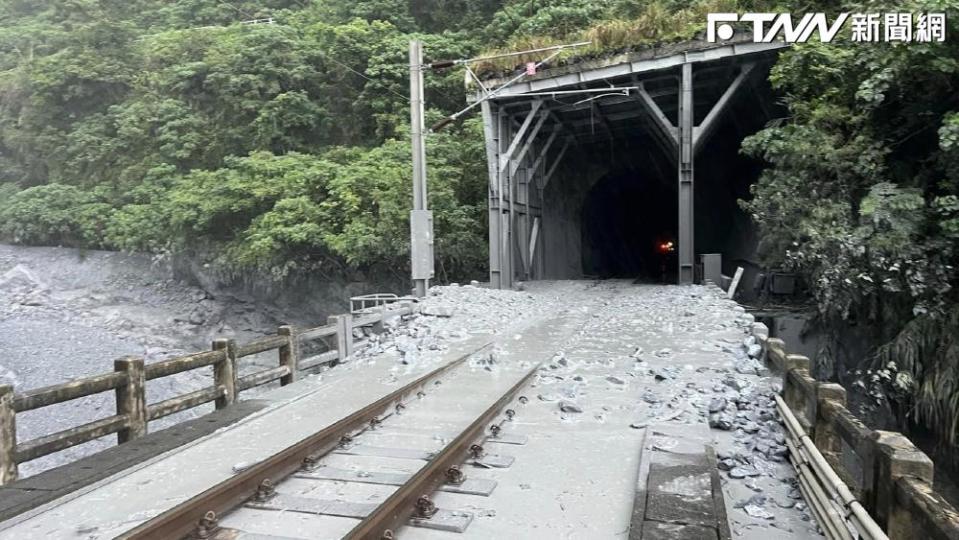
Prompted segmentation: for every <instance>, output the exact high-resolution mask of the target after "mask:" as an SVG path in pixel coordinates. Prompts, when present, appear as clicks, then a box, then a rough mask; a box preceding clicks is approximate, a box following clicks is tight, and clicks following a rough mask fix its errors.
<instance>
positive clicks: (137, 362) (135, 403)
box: [113, 356, 149, 444]
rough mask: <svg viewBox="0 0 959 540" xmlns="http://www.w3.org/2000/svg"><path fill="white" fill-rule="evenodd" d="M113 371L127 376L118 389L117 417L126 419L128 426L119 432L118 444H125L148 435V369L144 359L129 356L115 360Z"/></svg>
mask: <svg viewBox="0 0 959 540" xmlns="http://www.w3.org/2000/svg"><path fill="white" fill-rule="evenodd" d="M113 369H114V371H122V372H124V373H126V376H127V380H126V382H125V383H124V384H121V385H120V386H118V387H117V389H116V399H117V415H118V416H124V417H126V426H125V427H124V428H123V429H121V430H120V431H118V432H117V443H118V444H123V443H125V442H127V441H132V440H133V439H138V438H140V437H142V436H144V435H146V434H147V423H148V421H149V418H148V416H147V396H146V383H147V380H146V368H145V366H144V363H143V359H142V358H134V357H132V356H127V357H125V358H120V359H118V360H114V361H113Z"/></svg>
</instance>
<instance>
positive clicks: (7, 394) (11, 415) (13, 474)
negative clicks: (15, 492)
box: [0, 385, 17, 486]
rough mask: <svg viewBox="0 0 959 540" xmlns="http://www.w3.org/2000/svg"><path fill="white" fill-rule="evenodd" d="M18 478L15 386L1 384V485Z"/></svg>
mask: <svg viewBox="0 0 959 540" xmlns="http://www.w3.org/2000/svg"><path fill="white" fill-rule="evenodd" d="M16 479H17V417H16V411H14V410H13V387H12V386H10V385H3V386H0V486H3V485H6V484H9V483H11V482H13V481H14V480H16Z"/></svg>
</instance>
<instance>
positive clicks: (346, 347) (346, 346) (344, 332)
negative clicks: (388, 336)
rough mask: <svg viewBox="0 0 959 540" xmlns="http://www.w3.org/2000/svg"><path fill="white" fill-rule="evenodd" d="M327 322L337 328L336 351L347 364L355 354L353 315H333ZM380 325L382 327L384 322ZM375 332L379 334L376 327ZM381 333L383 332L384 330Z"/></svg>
mask: <svg viewBox="0 0 959 540" xmlns="http://www.w3.org/2000/svg"><path fill="white" fill-rule="evenodd" d="M381 320H382V319H381ZM326 322H327V324H332V325H333V326H335V327H336V350H337V352H338V353H339V357H340V362H345V361H346V359H347V358H349V357H350V356H351V355H352V354H353V315H351V314H349V313H347V314H346V315H333V316H331V317H329V318H327V320H326ZM379 324H380V325H382V322H380V323H379ZM373 331H374V332H377V330H376V328H375V327H374V330H373ZM379 332H382V328H381V329H380V330H379ZM379 332H377V333H379Z"/></svg>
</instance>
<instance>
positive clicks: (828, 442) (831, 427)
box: [812, 383, 846, 454]
mask: <svg viewBox="0 0 959 540" xmlns="http://www.w3.org/2000/svg"><path fill="white" fill-rule="evenodd" d="M816 398H817V401H816V417H815V418H813V419H812V422H813V424H814V426H815V428H814V429H813V437H812V439H813V443H815V444H816V448H819V450H820V451H821V452H823V453H832V454H838V453H840V452H841V451H842V440H841V439H840V438H839V433H838V432H837V431H836V424H835V420H836V419H835V416H834V415H833V414H831V412H832V411H835V410H838V409H839V408H840V407H845V406H846V389H845V388H843V387H842V385H839V384H835V383H819V384H818V385H816Z"/></svg>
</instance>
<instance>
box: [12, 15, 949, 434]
mask: <svg viewBox="0 0 959 540" xmlns="http://www.w3.org/2000/svg"><path fill="white" fill-rule="evenodd" d="M787 9H791V10H794V11H796V12H806V11H820V10H825V11H831V12H836V11H840V10H844V11H853V12H857V11H861V12H879V13H881V12H884V11H896V12H912V13H916V14H918V13H921V12H927V11H932V12H945V13H947V15H948V26H947V29H946V36H947V38H946V40H945V41H943V42H932V43H912V44H908V45H907V44H889V43H867V44H863V43H853V42H851V41H850V40H849V35H848V32H847V34H846V35H844V36H842V37H840V38H839V39H838V41H837V42H836V43H833V44H830V45H823V44H819V43H810V44H806V45H802V46H796V47H793V48H792V49H791V50H789V51H788V52H785V53H784V54H783V55H782V57H781V59H780V61H779V63H778V65H777V66H776V67H775V68H774V69H773V72H772V75H771V82H772V84H773V87H774V89H775V90H776V91H777V92H778V93H779V95H780V96H782V99H783V100H784V104H785V105H786V107H787V108H788V111H789V114H788V116H787V117H786V118H781V119H777V120H775V121H774V122H773V123H772V124H770V126H769V127H768V129H766V130H764V131H762V132H760V133H758V134H756V135H754V136H752V137H750V138H748V139H747V140H746V141H745V143H744V146H743V150H744V152H746V153H748V154H750V155H752V156H754V157H755V158H757V159H759V160H762V161H764V162H765V163H766V164H767V168H766V170H765V172H764V174H763V175H762V178H761V179H760V181H759V182H758V183H757V184H756V185H754V187H753V197H752V199H751V200H749V201H743V203H742V205H743V207H744V208H745V209H746V210H747V211H748V212H749V213H750V214H751V215H752V216H753V218H754V219H755V221H756V222H757V223H758V225H759V226H760V230H761V233H762V243H761V246H760V252H761V253H760V255H761V256H762V257H763V260H764V262H765V263H766V264H768V265H769V266H776V267H786V268H791V269H794V270H796V271H799V272H801V273H802V274H803V275H804V276H806V278H807V281H808V283H809V284H810V286H811V290H812V292H813V294H814V296H815V299H816V301H817V305H818V307H819V311H820V315H821V320H822V321H823V322H824V326H826V327H828V328H835V329H838V328H849V327H850V326H849V325H856V327H857V328H859V329H861V332H862V333H863V334H864V335H865V336H866V337H867V338H868V339H869V340H870V343H873V344H874V345H875V353H876V354H874V355H872V356H870V357H869V358H863V359H862V361H863V362H864V365H863V366H862V367H863V369H866V368H869V369H871V370H872V371H871V372H870V377H869V378H867V379H866V381H865V382H866V384H868V385H870V386H871V387H872V388H870V390H874V391H875V392H877V395H880V396H884V399H888V400H889V403H891V404H893V405H894V406H895V407H896V410H897V411H898V412H899V413H900V414H902V415H903V416H905V417H908V418H909V419H911V420H913V421H915V422H917V423H919V424H921V425H924V426H926V427H929V428H931V429H933V430H934V431H935V432H936V433H938V434H939V436H940V437H941V439H942V440H943V441H946V442H948V443H950V444H954V443H955V442H956V436H957V434H959V337H957V336H959V293H957V291H956V286H957V285H959V270H957V264H959V260H957V259H959V0H923V1H907V2H897V3H888V4H884V3H878V2H868V3H863V4H862V5H857V4H852V3H850V4H844V3H841V2H836V1H820V2H792V3H789V2H759V1H749V0H740V1H738V2H737V1H736V0H709V1H695V0H355V1H346V0H268V1H257V2H254V1H248V0H231V1H230V2H226V1H220V0H164V1H158V0H56V1H53V0H49V1H36V0H7V1H6V2H3V3H2V4H0V240H3V241H8V242H17V243H26V244H46V245H70V246H78V247H88V248H106V249H120V250H130V251H150V252H156V253H184V254H191V255H193V256H196V257H201V258H203V259H204V261H208V262H210V263H211V265H212V267H214V268H217V269H218V271H219V272H220V273H221V274H222V275H223V276H226V277H230V276H256V277H257V278H258V279H274V280H283V279H285V278H288V277H290V276H295V275H298V274H302V273H306V272H310V273H314V274H320V275H330V276H338V275H343V274H344V273H347V272H355V271H361V272H366V273H381V274H395V275H396V276H397V277H398V278H402V277H405V276H406V275H407V271H406V270H405V268H407V265H408V262H407V261H406V258H407V255H406V254H407V252H408V244H409V240H408V236H409V235H408V228H407V226H408V223H407V220H408V217H407V212H408V209H409V205H410V199H411V195H410V174H411V173H410V165H409V160H410V157H409V156H410V149H409V143H408V142H407V141H408V137H407V134H408V120H407V118H408V100H407V97H406V96H407V94H408V82H407V76H408V73H407V65H406V62H407V44H408V41H409V39H410V38H411V37H414V36H415V37H418V38H420V39H422V40H423V41H424V42H425V48H426V51H427V54H428V56H429V58H430V59H445V58H466V57H470V56H472V55H475V54H478V53H481V52H484V51H485V52H488V51H495V50H516V49H523V48H528V47H532V46H539V45H545V44H553V43H562V42H568V41H572V40H581V39H588V40H591V41H592V42H593V43H592V45H591V46H590V47H588V48H586V49H584V50H580V51H578V52H577V53H575V54H585V55H596V54H603V53H604V52H611V51H621V50H628V49H630V48H636V47H643V46H646V45H648V44H650V43H655V42H658V41H663V40H674V39H683V38H688V37H692V36H694V35H695V34H696V33H697V32H700V31H702V30H703V29H704V27H705V20H706V17H705V14H706V13H708V12H717V11H760V10H764V11H782V10H787ZM258 19H271V21H270V22H269V23H258V24H252V23H251V21H255V20H258ZM570 60H571V58H569V57H568V56H567V57H566V58H564V59H563V61H570ZM492 67H494V68H496V69H512V68H513V66H509V65H498V66H492ZM464 97H465V89H464V84H463V74H462V73H461V72H459V71H456V70H450V71H446V72H431V73H429V74H428V77H427V103H428V106H429V111H428V117H429V118H428V120H430V121H435V120H437V119H439V118H441V117H443V116H445V115H448V114H450V113H452V112H454V111H456V110H458V109H459V108H461V107H462V106H463V105H464ZM428 155H429V159H430V190H431V195H430V196H431V204H432V206H433V208H434V209H435V211H436V232H437V237H436V240H437V246H436V251H437V254H438V273H439V277H440V279H451V280H452V279H464V278H470V277H478V276H482V275H483V274H484V273H485V272H484V271H483V267H484V266H485V260H486V236H485V235H486V232H485V227H486V225H485V208H486V200H485V193H486V191H485V189H486V188H485V183H486V162H485V152H484V149H483V145H482V134H481V129H480V126H479V124H478V122H477V121H476V119H475V118H472V119H467V120H465V121H463V122H461V123H458V124H456V125H454V126H451V127H450V128H449V129H447V130H444V131H443V132H442V133H440V134H436V135H433V136H431V137H430V141H429V151H428ZM841 341H842V336H836V340H835V342H836V343H841ZM838 355H839V352H837V351H825V352H824V354H823V355H821V359H822V360H823V361H824V365H825V368H826V369H827V370H828V369H836V370H837V371H838V367H835V366H831V365H830V359H831V358H835V357H837V356H838ZM833 375H834V376H841V375H842V373H833Z"/></svg>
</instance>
